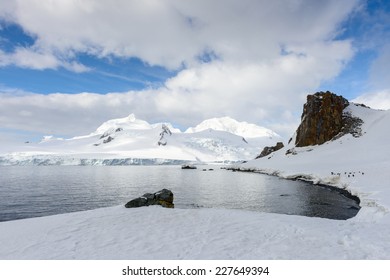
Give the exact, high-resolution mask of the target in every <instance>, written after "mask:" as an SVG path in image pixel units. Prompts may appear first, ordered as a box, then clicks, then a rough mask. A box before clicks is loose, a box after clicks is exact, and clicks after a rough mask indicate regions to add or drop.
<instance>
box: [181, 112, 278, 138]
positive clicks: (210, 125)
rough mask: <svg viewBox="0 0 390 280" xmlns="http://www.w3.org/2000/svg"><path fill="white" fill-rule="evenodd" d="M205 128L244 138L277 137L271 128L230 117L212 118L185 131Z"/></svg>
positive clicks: (189, 131)
mask: <svg viewBox="0 0 390 280" xmlns="http://www.w3.org/2000/svg"><path fill="white" fill-rule="evenodd" d="M207 129H213V130H221V131H227V132H230V133H233V134H236V135H240V136H242V137H246V138H257V137H279V135H278V134H276V133H275V132H273V131H272V130H270V129H268V128H265V127H262V126H258V125H255V124H251V123H247V122H239V121H237V120H235V119H233V118H231V117H227V116H226V117H221V118H212V119H208V120H205V121H203V122H201V123H200V124H198V125H197V126H195V127H190V128H188V129H187V130H186V133H194V132H200V131H203V130H207Z"/></svg>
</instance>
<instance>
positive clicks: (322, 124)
mask: <svg viewBox="0 0 390 280" xmlns="http://www.w3.org/2000/svg"><path fill="white" fill-rule="evenodd" d="M348 105H349V102H348V100H346V99H345V98H344V97H342V96H338V95H336V94H334V93H331V92H329V91H327V92H317V93H315V94H313V95H308V96H307V102H306V104H305V105H304V106H303V113H302V116H301V124H300V125H299V127H298V129H297V137H296V140H295V146H297V147H304V146H311V145H320V144H323V143H325V142H327V141H329V140H332V139H333V138H334V137H335V136H336V135H339V134H340V133H342V132H343V127H344V121H343V118H344V119H345V116H344V115H343V111H344V109H345V108H346V107H347V106H348Z"/></svg>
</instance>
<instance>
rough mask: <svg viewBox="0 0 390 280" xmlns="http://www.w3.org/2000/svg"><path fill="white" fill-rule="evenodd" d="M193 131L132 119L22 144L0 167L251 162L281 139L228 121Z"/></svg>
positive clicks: (221, 121) (216, 122)
mask: <svg viewBox="0 0 390 280" xmlns="http://www.w3.org/2000/svg"><path fill="white" fill-rule="evenodd" d="M213 123H214V124H216V125H214V126H213V125H211V124H213ZM207 124H209V125H207ZM217 124H218V125H217ZM202 127H207V128H206V129H201V128H202ZM192 130H193V131H192V132H191V130H187V131H186V132H185V133H183V132H181V131H180V130H179V129H177V128H174V127H173V126H172V125H171V124H170V123H156V124H149V123H148V122H146V121H144V120H140V119H137V118H136V117H135V116H134V115H133V114H131V115H129V116H128V117H125V118H120V119H113V120H109V121H106V122H104V123H103V124H102V125H100V126H99V127H98V128H97V129H96V130H95V131H94V132H92V133H90V134H88V135H85V136H76V137H73V138H70V139H62V138H55V137H48V136H46V137H44V139H43V140H42V141H41V142H40V143H35V144H34V143H26V144H25V145H24V146H22V147H20V148H18V149H17V150H15V152H13V153H8V154H6V155H2V156H0V165H1V164H2V165H7V164H15V165H25V164H35V165H62V164H66V165H130V164H180V163H184V162H205V163H206V162H207V163H209V162H221V163H222V162H234V161H240V160H249V159H253V158H254V157H256V156H257V155H258V154H259V152H260V151H261V149H262V148H263V147H264V146H267V145H273V144H275V143H276V142H277V141H280V136H278V135H277V134H276V133H274V132H272V131H271V130H268V129H265V128H262V127H258V126H256V125H254V124H248V123H239V122H237V121H235V120H233V119H231V118H222V119H219V120H218V119H212V120H208V121H205V122H203V123H202V124H201V125H199V126H197V127H195V128H194V129H192ZM234 132H237V133H239V135H236V134H235V133H234ZM244 137H245V138H244Z"/></svg>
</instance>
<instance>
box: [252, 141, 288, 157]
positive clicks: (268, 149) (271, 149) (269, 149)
mask: <svg viewBox="0 0 390 280" xmlns="http://www.w3.org/2000/svg"><path fill="white" fill-rule="evenodd" d="M283 147H284V145H283V143H282V142H277V143H276V145H275V146H272V147H268V146H266V147H264V149H263V151H262V152H261V153H260V155H258V156H257V157H256V159H258V158H262V157H265V156H268V155H269V154H271V153H273V152H275V151H277V150H280V149H281V148H283Z"/></svg>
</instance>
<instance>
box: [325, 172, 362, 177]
mask: <svg viewBox="0 0 390 280" xmlns="http://www.w3.org/2000/svg"><path fill="white" fill-rule="evenodd" d="M359 174H360V175H364V172H362V171H359V172H354V171H353V172H344V175H347V176H348V178H350V177H355V175H359ZM330 175H335V176H341V173H340V172H338V173H336V172H333V171H332V172H330Z"/></svg>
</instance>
